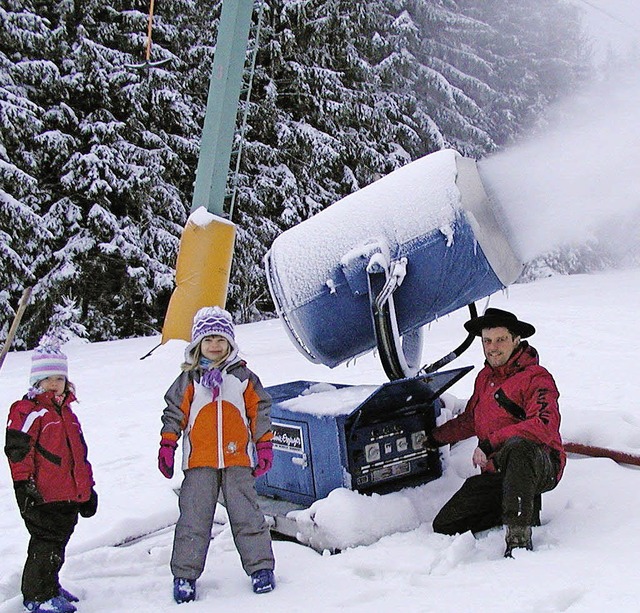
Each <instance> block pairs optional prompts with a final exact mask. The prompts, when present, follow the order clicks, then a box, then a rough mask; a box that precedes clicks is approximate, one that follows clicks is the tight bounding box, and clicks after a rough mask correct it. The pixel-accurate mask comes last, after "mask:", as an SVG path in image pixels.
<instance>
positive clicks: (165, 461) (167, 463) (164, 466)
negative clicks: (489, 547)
mask: <svg viewBox="0 0 640 613" xmlns="http://www.w3.org/2000/svg"><path fill="white" fill-rule="evenodd" d="M177 446H178V443H176V441H172V440H171V439H168V438H163V439H162V440H161V441H160V451H159V452H158V469H159V470H160V472H161V473H162V474H163V475H164V476H165V477H166V478H167V479H171V477H173V462H174V456H175V454H176V447H177Z"/></svg>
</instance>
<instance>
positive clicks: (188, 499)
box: [171, 466, 275, 579]
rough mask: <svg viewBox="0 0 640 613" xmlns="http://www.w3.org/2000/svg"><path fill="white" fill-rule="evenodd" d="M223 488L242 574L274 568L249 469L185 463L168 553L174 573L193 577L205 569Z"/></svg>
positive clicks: (183, 576) (267, 527)
mask: <svg viewBox="0 0 640 613" xmlns="http://www.w3.org/2000/svg"><path fill="white" fill-rule="evenodd" d="M220 489H222V494H223V496H224V501H225V506H226V509H227V514H228V516H229V523H230V525H231V533H232V534H233V540H234V542H235V545H236V549H237V550H238V553H239V554H240V560H241V562H242V567H243V568H244V570H245V572H246V573H247V575H251V573H254V572H255V571H257V570H262V569H269V570H273V568H274V566H275V560H274V557H273V551H272V549H271V534H270V532H269V526H268V525H267V522H266V521H265V518H264V514H263V513H262V511H260V509H259V507H258V498H257V493H256V488H255V478H254V477H253V475H252V474H251V468H246V467H244V466H231V467H229V468H223V469H216V468H205V467H203V468H190V469H188V470H186V471H185V473H184V480H183V481H182V486H181V488H180V499H179V507H180V517H179V519H178V523H177V524H176V531H175V534H174V538H173V553H172V555H171V572H172V573H173V576H174V577H181V578H184V579H198V578H199V577H200V575H201V574H202V571H203V570H204V564H205V560H206V557H207V550H208V548H209V542H210V541H211V528H212V526H213V516H214V512H215V509H216V504H217V502H218V494H219V492H220Z"/></svg>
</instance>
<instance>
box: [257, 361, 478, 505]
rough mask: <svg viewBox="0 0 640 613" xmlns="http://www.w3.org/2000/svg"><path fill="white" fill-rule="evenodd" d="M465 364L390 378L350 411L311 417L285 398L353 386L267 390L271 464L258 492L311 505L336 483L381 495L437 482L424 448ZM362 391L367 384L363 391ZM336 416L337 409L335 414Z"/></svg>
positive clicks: (433, 456) (431, 456) (436, 459)
mask: <svg viewBox="0 0 640 613" xmlns="http://www.w3.org/2000/svg"><path fill="white" fill-rule="evenodd" d="M471 368H472V367H470V366H468V367H465V368H458V369H454V370H449V371H444V372H438V373H433V374H431V375H427V376H421V377H413V378H408V379H399V380H396V381H390V382H388V383H385V384H383V385H381V386H380V387H378V388H377V389H376V390H375V391H373V393H371V394H370V395H369V396H368V397H366V399H365V400H364V401H363V402H361V403H360V404H358V406H356V407H355V408H350V409H348V410H346V411H345V412H344V413H341V412H340V411H333V412H332V414H329V415H327V414H318V413H311V412H304V411H301V410H291V408H288V407H290V406H291V404H292V403H291V402H290V401H291V400H294V399H296V398H303V397H304V396H305V395H308V394H309V393H313V391H312V390H313V388H314V387H315V386H319V385H320V386H321V388H322V389H324V390H325V391H320V392H316V393H315V394H317V396H316V399H315V400H316V403H317V401H318V400H322V396H323V395H324V396H326V398H327V401H328V402H331V400H332V399H334V398H335V396H334V395H333V394H332V393H331V391H329V392H327V391H326V390H327V388H328V387H329V389H330V390H334V391H335V390H341V389H342V390H344V389H346V388H350V389H351V390H353V391H357V388H358V387H363V386H348V385H332V386H328V385H327V384H318V383H316V382H313V381H293V382H290V383H283V384H281V385H276V386H272V387H269V388H267V391H268V392H269V394H270V395H271V397H272V400H273V405H272V409H271V421H272V427H273V433H274V438H273V442H274V446H273V449H274V462H273V468H272V469H271V470H270V471H269V472H268V473H267V474H266V475H264V476H262V477H260V478H258V479H257V483H256V487H257V490H258V493H259V494H261V495H264V496H269V497H271V498H277V499H281V500H287V501H290V502H293V503H296V504H302V505H310V504H312V503H313V502H315V501H316V500H319V499H321V498H324V497H326V496H327V495H328V494H329V492H331V491H332V490H334V489H336V488H340V487H345V488H348V489H352V490H356V491H358V492H361V493H380V494H382V493H387V492H391V491H396V490H399V489H402V488H404V487H408V486H414V485H418V484H421V483H425V482H427V481H430V480H432V479H436V478H438V477H439V476H440V475H441V471H442V468H441V464H440V455H439V453H438V451H436V450H429V449H425V448H424V439H425V436H426V434H427V433H428V432H430V431H431V430H432V429H433V428H434V427H435V424H436V419H437V417H438V416H439V415H440V409H441V407H442V401H441V400H440V398H439V396H440V394H442V393H443V392H444V391H445V390H446V389H448V388H449V387H450V386H451V385H453V384H454V383H455V382H456V381H458V380H459V379H460V378H461V377H462V376H464V375H465V374H466V373H467V372H469V370H471ZM363 389H364V390H365V391H368V388H363ZM336 413H337V414H336Z"/></svg>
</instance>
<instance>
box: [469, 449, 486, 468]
mask: <svg viewBox="0 0 640 613" xmlns="http://www.w3.org/2000/svg"><path fill="white" fill-rule="evenodd" d="M472 461H473V466H474V467H475V468H478V467H480V469H481V470H484V468H485V467H486V466H487V462H488V459H487V454H486V453H485V452H484V451H482V449H480V447H476V448H475V451H474V452H473V458H472Z"/></svg>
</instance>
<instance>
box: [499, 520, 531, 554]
mask: <svg viewBox="0 0 640 613" xmlns="http://www.w3.org/2000/svg"><path fill="white" fill-rule="evenodd" d="M505 540H506V542H507V548H506V549H505V551H504V557H505V558H512V557H513V556H512V555H511V552H512V551H513V550H514V549H516V548H522V549H527V550H529V551H532V550H533V543H532V542H531V526H507V535H506V539H505Z"/></svg>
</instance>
